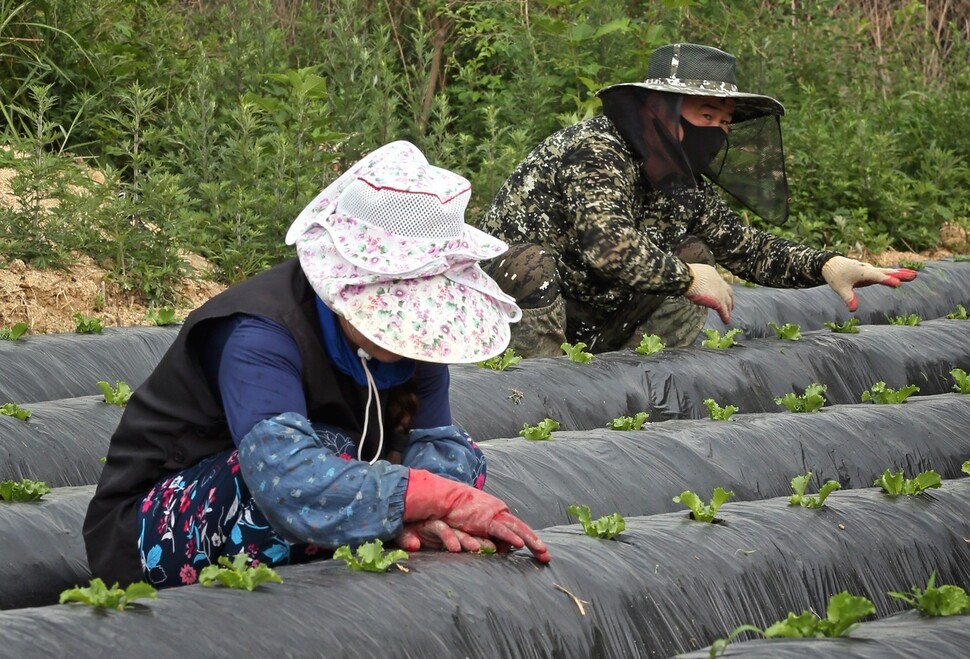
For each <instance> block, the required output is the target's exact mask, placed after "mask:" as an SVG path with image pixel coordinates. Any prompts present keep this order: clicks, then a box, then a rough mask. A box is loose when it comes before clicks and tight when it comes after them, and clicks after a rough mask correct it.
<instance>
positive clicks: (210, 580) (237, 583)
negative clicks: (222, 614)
mask: <svg viewBox="0 0 970 659" xmlns="http://www.w3.org/2000/svg"><path fill="white" fill-rule="evenodd" d="M218 562H219V564H218V565H207V566H205V567H204V568H202V569H201V570H200V571H199V583H200V584H202V585H203V586H211V585H213V584H215V583H216V582H219V583H221V584H222V585H223V586H225V587H227V588H236V589H238V590H253V589H255V588H257V587H258V586H259V585H260V584H262V583H265V582H267V581H273V582H275V583H283V578H282V577H281V576H280V575H278V574H277V573H276V570H274V569H273V568H271V567H269V566H268V565H262V564H260V565H257V566H256V567H253V566H252V565H250V564H249V556H248V555H247V554H246V552H244V551H241V552H239V553H238V554H236V555H235V557H233V559H232V560H231V561H230V560H229V557H228V556H220V557H219V561H218Z"/></svg>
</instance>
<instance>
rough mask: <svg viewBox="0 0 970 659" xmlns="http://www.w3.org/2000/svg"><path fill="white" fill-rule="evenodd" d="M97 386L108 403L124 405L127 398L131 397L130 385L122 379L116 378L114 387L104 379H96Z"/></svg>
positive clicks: (126, 402)
mask: <svg viewBox="0 0 970 659" xmlns="http://www.w3.org/2000/svg"><path fill="white" fill-rule="evenodd" d="M98 388H99V389H101V393H102V394H104V402H106V403H108V404H109V405H117V406H118V407H124V406H125V405H127V404H128V399H129V398H131V387H129V386H128V383H127V382H125V381H123V380H116V381H115V386H114V388H112V387H111V385H110V384H108V383H107V382H105V381H104V380H98Z"/></svg>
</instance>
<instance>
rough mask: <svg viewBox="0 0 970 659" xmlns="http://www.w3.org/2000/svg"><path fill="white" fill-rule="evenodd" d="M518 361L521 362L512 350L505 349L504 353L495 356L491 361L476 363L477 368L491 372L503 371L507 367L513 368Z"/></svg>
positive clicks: (520, 358)
mask: <svg viewBox="0 0 970 659" xmlns="http://www.w3.org/2000/svg"><path fill="white" fill-rule="evenodd" d="M520 361H522V357H520V356H519V355H517V354H515V350H513V349H512V348H506V349H505V352H503V353H502V354H501V355H496V356H495V357H492V358H491V359H486V360H485V361H482V362H478V363H477V366H478V367H479V368H488V369H491V370H493V371H504V370H505V369H507V368H508V367H509V366H515V365H516V364H518V363H519V362H520Z"/></svg>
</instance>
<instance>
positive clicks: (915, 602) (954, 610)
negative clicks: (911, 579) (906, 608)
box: [889, 570, 970, 618]
mask: <svg viewBox="0 0 970 659" xmlns="http://www.w3.org/2000/svg"><path fill="white" fill-rule="evenodd" d="M935 582H936V570H934V571H933V572H932V573H931V574H930V578H929V580H928V581H927V583H926V590H923V589H921V588H919V587H918V586H913V588H912V589H911V590H910V592H908V593H897V592H892V591H890V592H889V596H890V597H893V598H894V599H897V600H902V601H904V602H906V603H908V604H909V605H910V606H912V607H913V608H914V609H916V610H917V611H918V612H919V614H920V615H922V616H926V617H930V618H937V617H941V616H954V615H963V614H970V596H968V595H967V591H966V590H964V589H963V588H962V587H961V586H955V585H943V586H936V585H935Z"/></svg>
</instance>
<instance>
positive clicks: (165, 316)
mask: <svg viewBox="0 0 970 659" xmlns="http://www.w3.org/2000/svg"><path fill="white" fill-rule="evenodd" d="M145 320H147V321H148V322H150V323H151V324H152V325H159V326H164V325H175V324H176V323H180V322H182V319H181V318H178V317H176V315H175V308H174V307H158V308H157V309H156V308H155V307H154V305H149V307H148V313H146V314H145Z"/></svg>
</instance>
